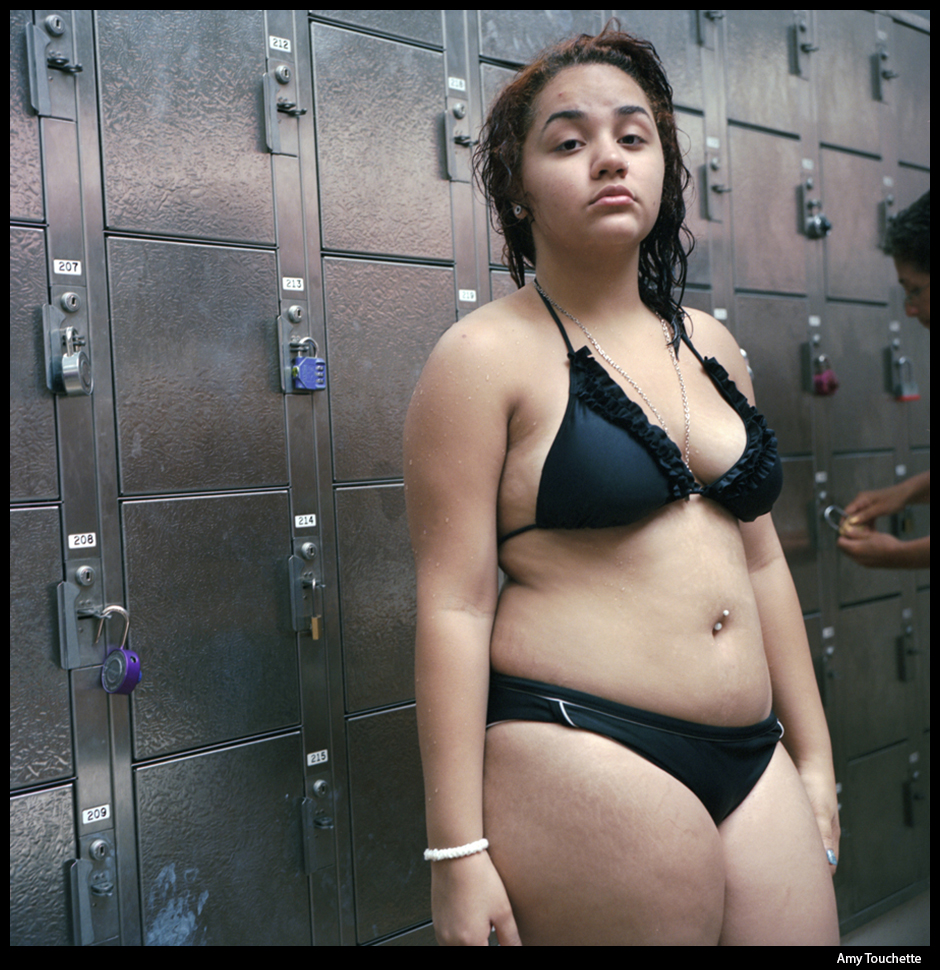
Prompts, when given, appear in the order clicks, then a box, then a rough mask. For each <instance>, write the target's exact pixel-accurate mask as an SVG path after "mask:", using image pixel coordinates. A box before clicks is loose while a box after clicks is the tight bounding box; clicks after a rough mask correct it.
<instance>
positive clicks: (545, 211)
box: [520, 64, 665, 254]
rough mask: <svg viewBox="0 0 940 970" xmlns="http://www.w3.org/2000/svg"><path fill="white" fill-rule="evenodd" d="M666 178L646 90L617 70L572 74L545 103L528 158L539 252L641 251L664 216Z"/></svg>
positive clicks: (593, 67)
mask: <svg viewBox="0 0 940 970" xmlns="http://www.w3.org/2000/svg"><path fill="white" fill-rule="evenodd" d="M664 172H665V164H664V161H663V150H662V145H661V143H660V140H659V133H658V132H657V130H656V123H655V121H654V120H653V109H652V108H651V107H650V103H649V101H648V100H647V97H646V95H645V94H644V93H643V89H642V88H641V87H640V86H639V84H637V82H636V81H634V80H633V78H631V77H630V76H629V75H628V74H625V73H624V72H623V71H621V70H620V69H619V68H616V67H613V66H612V65H609V64H587V65H581V66H578V67H569V68H566V69H565V70H563V71H562V72H561V73H560V74H558V75H557V76H556V77H554V78H553V79H552V80H551V81H550V82H549V83H548V84H547V85H546V86H545V88H544V89H543V90H542V92H541V94H540V95H539V96H538V99H537V101H536V105H535V117H534V121H533V124H532V127H531V129H530V130H529V133H528V135H527V136H526V140H525V144H524V146H523V152H522V188H523V196H522V198H521V199H520V202H521V204H522V205H523V206H524V207H525V209H526V210H527V212H528V215H529V218H530V219H531V220H532V232H533V236H534V239H535V246H536V251H537V252H538V251H544V249H543V247H545V246H549V247H551V248H553V249H556V248H557V249H560V250H564V249H567V248H572V247H576V248H577V251H578V252H579V253H582V254H586V253H589V252H591V251H592V250H597V251H609V250H610V247H612V246H614V247H624V246H628V247H637V246H639V244H640V242H641V241H642V240H643V239H645V238H646V236H648V235H649V233H650V232H651V231H652V229H653V226H654V225H655V224H656V219H657V218H658V216H659V207H660V202H661V199H662V190H663V176H664Z"/></svg>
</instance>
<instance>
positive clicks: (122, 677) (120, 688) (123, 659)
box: [95, 606, 142, 694]
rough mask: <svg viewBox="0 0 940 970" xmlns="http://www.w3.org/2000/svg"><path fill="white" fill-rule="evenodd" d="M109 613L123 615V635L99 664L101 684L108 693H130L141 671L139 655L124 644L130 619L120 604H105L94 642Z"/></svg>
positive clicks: (138, 681) (99, 634)
mask: <svg viewBox="0 0 940 970" xmlns="http://www.w3.org/2000/svg"><path fill="white" fill-rule="evenodd" d="M111 613H120V614H121V616H123V617H124V636H123V637H122V638H121V645H120V646H119V647H112V648H111V649H110V650H109V651H108V655H107V656H106V657H105V658H104V663H103V664H102V665H101V686H102V687H103V688H104V689H105V690H106V691H107V692H108V693H109V694H130V693H131V691H132V690H133V689H134V688H135V687H136V686H137V685H138V684H139V683H140V678H141V676H142V671H141V669H140V657H138V656H137V654H136V653H134V652H133V651H132V650H128V649H127V646H126V644H127V632H128V630H130V628H131V619H130V617H129V616H128V615H127V610H125V609H124V608H123V607H121V606H106V607H105V608H104V609H103V610H102V611H101V614H100V615H101V622H100V623H99V624H98V635H97V636H96V637H95V643H97V642H98V640H99V639H101V631H102V629H103V628H104V621H105V620H106V619H107V618H108V616H109V615H110V614H111Z"/></svg>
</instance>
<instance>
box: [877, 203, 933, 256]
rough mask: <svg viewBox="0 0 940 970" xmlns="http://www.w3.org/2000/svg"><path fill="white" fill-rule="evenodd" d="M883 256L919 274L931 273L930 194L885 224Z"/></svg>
mask: <svg viewBox="0 0 940 970" xmlns="http://www.w3.org/2000/svg"><path fill="white" fill-rule="evenodd" d="M885 252H886V253H887V254H888V255H889V256H894V258H895V259H899V260H901V262H902V263H910V264H911V266H913V267H914V269H916V270H917V271H918V272H919V273H927V274H928V275H929V273H930V190H929V189H928V190H927V191H926V192H925V193H924V194H923V195H922V196H921V197H920V198H919V199H918V200H917V201H916V202H915V203H913V204H912V205H910V206H908V207H907V208H906V209H905V210H904V211H903V212H899V213H898V214H897V215H896V216H895V217H894V218H893V219H891V220H890V222H889V223H888V231H887V232H886V233H885Z"/></svg>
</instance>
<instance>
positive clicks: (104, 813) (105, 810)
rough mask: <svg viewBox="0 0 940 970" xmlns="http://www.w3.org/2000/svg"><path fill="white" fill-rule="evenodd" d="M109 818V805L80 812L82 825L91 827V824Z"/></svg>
mask: <svg viewBox="0 0 940 970" xmlns="http://www.w3.org/2000/svg"><path fill="white" fill-rule="evenodd" d="M108 818H111V806H110V805H98V806H97V808H86V809H84V810H83V811H82V825H91V823H92V822H103V821H104V820H105V819H108Z"/></svg>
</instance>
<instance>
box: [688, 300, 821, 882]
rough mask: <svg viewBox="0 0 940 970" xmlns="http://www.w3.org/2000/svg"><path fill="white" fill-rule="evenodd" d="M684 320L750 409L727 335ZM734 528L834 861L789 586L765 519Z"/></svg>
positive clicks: (697, 314)
mask: <svg viewBox="0 0 940 970" xmlns="http://www.w3.org/2000/svg"><path fill="white" fill-rule="evenodd" d="M689 316H690V317H691V318H692V321H693V326H694V327H695V328H696V329H695V334H696V345H697V346H698V347H699V350H700V352H701V351H702V349H703V347H704V348H705V349H706V352H707V353H708V354H709V355H712V356H714V357H716V358H717V359H718V360H720V361H721V362H722V364H724V366H725V367H726V368H727V369H728V373H729V374H730V375H731V377H732V379H733V380H734V382H735V384H736V385H737V387H738V390H740V391H741V393H742V394H744V395H745V397H747V399H748V400H749V401H750V402H751V404H752V405H753V404H754V387H753V385H752V384H751V378H750V374H749V373H748V368H747V363H746V362H745V360H744V357H743V356H742V354H741V348H740V347H738V344H737V342H736V341H735V339H734V337H732V336H731V334H730V333H729V332H728V331H727V330H726V329H725V327H724V326H723V325H722V324H720V323H719V322H718V321H717V320H715V318H714V317H711V316H709V315H708V314H707V313H703V312H701V311H699V310H691V311H689ZM740 528H741V536H742V538H743V540H744V549H745V553H746V554H747V568H748V572H749V573H750V578H751V585H752V587H753V589H754V596H755V599H756V601H757V609H758V612H759V614H760V624H761V632H762V633H763V637H764V652H765V654H766V656H767V664H768V667H769V668H770V680H771V686H772V688H773V708H774V713H775V714H776V715H777V717H778V718H779V719H780V721H781V723H782V724H783V726H784V729H785V734H784V737H783V745H784V747H785V748H786V749H787V752H788V753H789V755H790V757H791V758H792V759H793V763H794V764H795V765H796V768H797V771H799V773H800V778H801V779H802V781H803V785H804V787H805V788H806V793H807V795H808V796H809V801H810V805H812V808H813V813H814V814H815V816H816V822H817V824H818V825H819V831H820V834H821V835H822V840H823V844H824V845H825V847H826V849H827V851H831V852H833V853H834V854H835V858H838V855H839V834H840V830H839V807H838V799H837V797H836V781H835V769H834V767H833V764H832V743H831V742H830V740H829V726H828V725H827V723H826V715H825V713H824V711H823V706H822V701H821V699H820V697H819V688H818V686H817V684H816V674H815V671H814V670H813V660H812V656H811V655H810V651H809V641H808V639H807V637H806V627H805V626H804V625H803V611H802V609H801V607H800V601H799V598H798V597H797V595H796V587H795V586H794V585H793V578H792V577H791V576H790V569H789V567H788V566H787V561H786V557H785V556H784V554H783V549H782V548H781V546H780V540H779V539H778V538H777V530H776V529H775V528H774V525H773V522H772V521H771V518H770V514H769V513H768V514H767V515H762V516H761V517H760V518H758V519H756V520H755V521H754V522H742V523H741V525H740ZM829 858H830V860H832V858H833V856H831V855H830V856H829ZM830 871H832V872H835V866H833V865H831V864H830Z"/></svg>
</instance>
